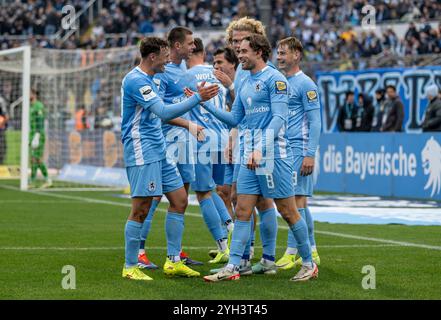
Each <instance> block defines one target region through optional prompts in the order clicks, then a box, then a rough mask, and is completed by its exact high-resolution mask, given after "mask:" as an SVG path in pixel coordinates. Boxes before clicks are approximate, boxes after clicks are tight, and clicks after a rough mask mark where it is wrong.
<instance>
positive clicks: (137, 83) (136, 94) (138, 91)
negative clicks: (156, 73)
mask: <svg viewBox="0 0 441 320" xmlns="http://www.w3.org/2000/svg"><path fill="white" fill-rule="evenodd" d="M126 90H128V91H129V93H130V95H131V96H132V97H133V99H135V101H136V103H138V104H139V105H140V106H142V107H143V108H144V109H148V108H149V107H151V106H152V105H154V104H156V103H162V100H161V98H159V96H158V95H157V93H156V90H155V88H154V84H153V83H149V82H147V81H143V80H142V79H140V78H138V79H133V80H132V81H130V82H128V83H127V84H126Z"/></svg>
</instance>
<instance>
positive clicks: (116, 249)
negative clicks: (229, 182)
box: [0, 181, 441, 300]
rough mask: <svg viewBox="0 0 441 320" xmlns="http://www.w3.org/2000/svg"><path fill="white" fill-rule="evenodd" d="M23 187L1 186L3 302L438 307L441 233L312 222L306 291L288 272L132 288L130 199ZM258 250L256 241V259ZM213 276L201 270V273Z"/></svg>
mask: <svg viewBox="0 0 441 320" xmlns="http://www.w3.org/2000/svg"><path fill="white" fill-rule="evenodd" d="M17 186H18V182H12V181H0V257H1V258H0V268H1V272H0V299H149V300H151V299H203V300H206V299H238V300H240V299H284V300H285V299H441V275H440V270H441V268H440V266H441V237H440V234H441V227H410V226H402V225H350V224H327V223H316V231H317V234H316V238H317V243H318V249H319V253H320V257H321V260H322V265H321V266H320V268H319V269H320V272H319V278H318V279H317V280H314V281H309V282H306V283H293V282H290V281H288V280H289V279H290V278H291V277H292V276H293V274H294V272H295V271H292V270H290V271H279V272H278V274H277V275H275V276H263V275H262V276H260V275H254V276H250V277H242V278H241V279H240V280H239V281H235V282H222V283H205V282H204V281H203V280H202V278H196V279H183V278H166V277H165V276H164V274H163V273H162V271H161V270H156V271H147V273H148V274H149V275H150V276H151V277H153V278H154V281H149V282H136V281H130V280H125V279H122V278H121V270H122V266H123V261H124V249H123V246H124V238H123V230H124V224H125V221H126V219H127V215H128V211H129V204H130V200H129V199H122V198H117V197H115V196H114V194H115V192H104V191H103V192H50V193H49V192H48V193H39V192H20V191H17V190H14V188H15V187H17ZM160 209H162V210H161V211H157V213H156V216H155V217H154V219H153V223H152V229H151V234H150V236H149V238H148V243H147V245H148V247H150V249H149V250H148V253H149V257H150V259H151V260H152V261H153V262H155V263H156V264H158V265H160V266H162V264H163V263H164V259H165V234H164V217H165V215H164V209H166V205H165V204H161V205H160ZM188 213H191V214H190V215H188V216H187V217H186V220H185V233H184V239H183V244H184V248H185V250H186V251H188V252H189V253H190V254H191V257H193V258H194V259H197V260H201V261H204V262H207V261H208V260H209V257H208V255H207V252H208V249H209V248H214V242H213V240H212V239H211V237H210V235H209V233H208V231H207V228H206V226H205V224H204V222H203V220H202V218H201V216H200V214H199V208H198V207H189V209H188ZM279 226H282V227H284V226H286V224H285V223H284V222H283V221H281V220H280V221H279ZM286 238H287V230H286V228H285V229H283V228H281V229H279V236H278V247H277V257H280V255H281V254H282V253H283V251H284V247H285V243H286ZM368 239H369V240H368ZM259 246H260V240H259V236H258V234H257V244H256V258H255V261H257V259H258V257H259V256H260V254H261V250H260V249H259ZM65 265H72V266H74V267H75V271H76V289H75V290H64V289H63V288H62V286H61V282H62V279H63V277H64V276H65V275H64V274H62V272H61V270H62V268H63V266H65ZM365 265H372V266H374V267H375V272H376V289H370V290H365V289H363V287H362V280H363V277H364V276H366V274H363V273H362V268H363V266H365ZM210 268H212V266H211V265H208V264H207V263H205V264H204V266H200V267H195V269H197V270H198V271H200V272H201V274H202V275H205V274H207V273H208V271H209V269H210Z"/></svg>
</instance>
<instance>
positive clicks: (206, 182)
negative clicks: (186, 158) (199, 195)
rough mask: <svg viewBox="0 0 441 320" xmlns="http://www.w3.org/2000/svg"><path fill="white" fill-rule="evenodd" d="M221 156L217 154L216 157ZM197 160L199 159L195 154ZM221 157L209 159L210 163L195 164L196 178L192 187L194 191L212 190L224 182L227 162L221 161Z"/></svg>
mask: <svg viewBox="0 0 441 320" xmlns="http://www.w3.org/2000/svg"><path fill="white" fill-rule="evenodd" d="M216 156H219V155H218V154H215V155H214V157H216ZM195 159H196V161H198V160H199V158H197V157H196V156H195ZM206 160H209V159H206ZM219 161H220V159H219V158H218V159H217V160H216V161H209V163H204V164H203V163H200V162H196V164H195V165H194V169H195V179H194V181H192V182H191V184H190V185H191V189H192V190H193V191H210V190H213V189H214V187H215V186H216V185H223V184H224V175H225V166H226V165H225V164H222V163H219Z"/></svg>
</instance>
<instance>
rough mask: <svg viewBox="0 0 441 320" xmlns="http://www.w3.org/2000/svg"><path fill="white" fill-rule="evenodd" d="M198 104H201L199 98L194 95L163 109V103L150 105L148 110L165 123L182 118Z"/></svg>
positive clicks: (197, 95)
mask: <svg viewBox="0 0 441 320" xmlns="http://www.w3.org/2000/svg"><path fill="white" fill-rule="evenodd" d="M199 102H201V96H200V95H199V94H198V93H196V94H194V95H193V96H191V97H190V98H189V99H186V100H184V101H181V102H178V103H175V104H168V105H167V107H165V104H164V102H163V101H159V102H157V103H155V104H154V105H152V106H151V107H150V110H151V111H152V112H153V113H154V114H156V115H157V116H158V117H159V118H161V119H162V120H163V121H165V122H167V121H170V120H172V119H174V118H177V117H179V116H182V115H183V114H184V113H186V112H187V111H190V109H191V108H193V107H194V106H196V105H197V104H198V103H199Z"/></svg>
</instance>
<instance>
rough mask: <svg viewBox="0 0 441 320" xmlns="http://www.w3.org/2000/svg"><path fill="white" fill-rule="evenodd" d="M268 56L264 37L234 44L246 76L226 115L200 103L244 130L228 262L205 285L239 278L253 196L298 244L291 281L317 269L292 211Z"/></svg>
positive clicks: (287, 152)
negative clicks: (271, 204) (269, 202)
mask: <svg viewBox="0 0 441 320" xmlns="http://www.w3.org/2000/svg"><path fill="white" fill-rule="evenodd" d="M270 52H271V45H270V44H269V42H268V40H267V39H266V37H265V36H262V35H256V34H253V35H251V36H249V37H246V38H245V39H244V40H243V41H242V42H241V45H240V53H239V60H240V62H241V64H242V68H243V69H245V70H250V71H251V73H250V75H249V76H248V77H246V78H245V79H244V83H243V85H242V86H241V88H240V90H238V92H236V95H237V96H236V99H235V101H234V104H233V107H232V110H231V112H225V111H223V110H220V109H217V108H214V107H213V106H212V105H211V104H204V105H205V107H206V108H207V110H208V111H209V112H211V113H212V114H213V115H215V116H216V117H217V118H219V119H220V120H222V121H224V122H226V123H227V124H229V125H230V126H236V125H237V124H239V123H240V121H242V120H243V119H245V120H246V121H245V123H246V129H247V132H246V138H245V139H246V141H245V143H244V147H245V148H246V149H245V150H244V158H243V159H244V162H243V163H242V165H241V168H240V170H239V177H238V180H237V194H238V196H237V207H236V216H237V218H236V222H235V228H234V231H233V237H232V241H231V248H230V259H229V263H228V264H227V266H226V267H225V268H223V269H222V270H221V271H219V272H218V273H216V274H214V275H209V276H205V277H204V280H205V281H209V282H217V281H222V280H237V279H239V278H240V274H239V267H240V262H241V258H242V255H243V252H244V250H245V245H246V242H247V240H248V238H249V234H250V228H251V222H250V217H251V214H252V210H253V208H254V207H255V205H256V203H257V201H258V198H259V196H264V197H265V198H271V199H274V201H275V203H276V205H277V209H278V211H279V212H280V214H281V215H282V217H283V218H284V219H285V220H286V222H287V223H288V225H289V227H290V229H291V232H292V233H293V234H294V237H295V238H296V240H297V242H298V248H299V253H300V256H301V257H302V262H303V265H302V268H301V269H300V271H299V272H298V273H297V274H296V275H295V276H294V277H293V278H292V279H291V280H292V281H306V280H309V279H311V278H314V277H317V275H318V268H317V265H316V264H315V263H314V262H313V261H312V257H311V247H310V244H309V239H308V230H307V226H306V223H305V221H304V220H303V219H302V217H301V216H300V214H299V212H298V211H297V208H296V204H295V198H294V186H293V181H292V175H293V165H292V160H293V158H292V151H291V148H290V146H289V145H288V144H287V141H286V140H287V135H286V119H287V116H288V89H287V80H286V78H285V77H284V76H283V75H282V74H281V73H280V72H279V71H277V70H275V69H273V68H271V67H268V66H267V64H266V62H267V60H268V58H269V55H270ZM274 250H275V248H274Z"/></svg>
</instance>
